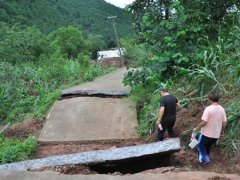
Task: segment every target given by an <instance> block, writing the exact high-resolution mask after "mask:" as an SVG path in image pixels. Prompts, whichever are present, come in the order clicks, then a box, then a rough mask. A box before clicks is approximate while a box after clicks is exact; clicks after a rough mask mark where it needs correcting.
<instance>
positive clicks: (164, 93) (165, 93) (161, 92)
mask: <svg viewBox="0 0 240 180" xmlns="http://www.w3.org/2000/svg"><path fill="white" fill-rule="evenodd" d="M160 94H161V96H166V95H168V94H169V93H168V89H167V88H161V89H160Z"/></svg>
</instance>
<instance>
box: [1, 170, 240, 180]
mask: <svg viewBox="0 0 240 180" xmlns="http://www.w3.org/2000/svg"><path fill="white" fill-rule="evenodd" d="M0 177H1V180H33V179H34V180H136V179H137V180H146V179H147V180H159V179H161V180H178V179H179V180H181V179H184V180H207V179H231V180H239V179H240V176H239V175H236V174H217V173H215V172H200V171H198V172H179V173H165V174H134V175H126V176H112V175H99V174H97V175H63V174H58V173H55V172H14V171H0Z"/></svg>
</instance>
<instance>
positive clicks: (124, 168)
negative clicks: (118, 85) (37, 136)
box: [42, 153, 181, 175]
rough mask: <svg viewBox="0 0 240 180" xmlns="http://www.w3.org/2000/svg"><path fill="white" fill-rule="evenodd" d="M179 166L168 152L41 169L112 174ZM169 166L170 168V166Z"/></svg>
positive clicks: (69, 172)
mask: <svg viewBox="0 0 240 180" xmlns="http://www.w3.org/2000/svg"><path fill="white" fill-rule="evenodd" d="M176 166H181V165H180V164H179V163H177V162H176V161H174V160H173V159H172V158H171V155H169V154H167V153H166V154H161V155H155V156H145V157H141V158H134V159H127V160H124V161H114V162H104V163H96V164H87V165H68V166H60V167H55V168H46V169H42V170H53V171H57V172H60V173H62V174H114V175H126V174H136V173H141V172H144V171H147V170H153V169H156V168H165V170H166V168H168V169H167V170H169V171H171V170H172V169H174V168H173V167H176ZM170 167H171V168H170Z"/></svg>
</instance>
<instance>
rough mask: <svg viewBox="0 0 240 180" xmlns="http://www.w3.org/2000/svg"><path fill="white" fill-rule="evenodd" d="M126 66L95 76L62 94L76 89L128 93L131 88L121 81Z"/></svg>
mask: <svg viewBox="0 0 240 180" xmlns="http://www.w3.org/2000/svg"><path fill="white" fill-rule="evenodd" d="M126 72H127V71H126V68H121V69H118V70H116V71H115V72H113V73H110V74H107V75H105V76H103V77H100V78H97V79H95V80H94V81H92V82H88V83H84V84H81V85H79V86H76V87H72V88H69V89H66V90H64V91H63V94H66V93H68V92H72V91H77V90H92V91H93V90H97V91H103V90H105V91H112V92H125V93H127V94H129V93H130V91H131V89H130V87H128V86H124V84H123V83H122V80H123V76H124V74H125V73H126Z"/></svg>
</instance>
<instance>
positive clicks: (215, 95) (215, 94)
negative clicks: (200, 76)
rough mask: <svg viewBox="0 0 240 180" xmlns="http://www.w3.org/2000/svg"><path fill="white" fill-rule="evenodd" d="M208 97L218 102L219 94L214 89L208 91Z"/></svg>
mask: <svg viewBox="0 0 240 180" xmlns="http://www.w3.org/2000/svg"><path fill="white" fill-rule="evenodd" d="M208 99H209V100H210V101H212V102H218V101H219V94H218V92H216V91H210V92H209V93H208Z"/></svg>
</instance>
